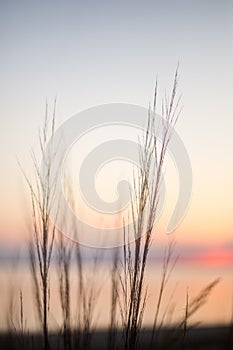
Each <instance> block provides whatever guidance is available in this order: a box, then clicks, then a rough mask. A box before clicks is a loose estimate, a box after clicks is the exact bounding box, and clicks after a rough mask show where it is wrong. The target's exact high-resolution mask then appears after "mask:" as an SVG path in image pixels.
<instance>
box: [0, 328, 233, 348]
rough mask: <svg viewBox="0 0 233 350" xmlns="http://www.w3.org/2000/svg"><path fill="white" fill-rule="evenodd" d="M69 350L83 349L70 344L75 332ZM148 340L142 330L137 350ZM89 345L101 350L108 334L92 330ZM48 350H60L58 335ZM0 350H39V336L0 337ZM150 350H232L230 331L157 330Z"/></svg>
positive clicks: (119, 333) (148, 332)
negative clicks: (157, 333)
mask: <svg viewBox="0 0 233 350" xmlns="http://www.w3.org/2000/svg"><path fill="white" fill-rule="evenodd" d="M71 339H72V344H73V346H72V349H84V348H83V347H82V346H81V347H78V345H77V344H75V343H74V339H75V332H72V333H71ZM121 339H122V331H121V330H118V331H117V335H116V343H117V346H116V347H115V349H122V347H121ZM150 339H151V330H150V329H145V330H144V331H143V332H142V334H141V337H140V341H139V345H138V347H137V349H143V350H147V349H149V345H150ZM90 340H91V344H90V347H86V348H87V349H89V350H90V349H93V350H104V349H109V348H108V347H107V341H108V332H107V331H106V330H96V331H95V332H94V333H93V334H92V335H91V337H90ZM50 344H51V349H56V350H59V349H61V350H63V349H64V344H63V337H62V335H61V334H60V333H51V334H50ZM0 349H2V350H14V349H17V350H19V349H25V350H26V349H35V350H37V349H38V350H40V349H43V340H42V336H41V334H39V333H30V334H27V333H26V334H24V335H22V334H21V333H19V332H18V333H16V332H12V333H0ZM153 349H159V350H166V349H172V350H176V349H177V350H178V349H182V350H194V349H195V350H202V349H203V350H232V349H233V327H232V326H227V325H218V326H202V327H200V326H199V327H195V328H191V329H188V331H187V333H186V334H185V336H184V334H183V332H182V331H177V330H175V329H173V328H163V329H161V330H160V332H159V335H158V337H157V341H156V344H154V346H153Z"/></svg>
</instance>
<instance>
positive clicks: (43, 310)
mask: <svg viewBox="0 0 233 350" xmlns="http://www.w3.org/2000/svg"><path fill="white" fill-rule="evenodd" d="M55 110H56V100H55V102H54V110H53V115H52V121H51V125H50V121H49V118H48V105H47V103H46V110H45V118H44V125H43V128H42V130H41V132H40V134H39V142H40V151H41V155H43V152H44V150H45V148H46V146H47V142H48V140H49V138H50V137H53V135H54V130H55ZM55 156H56V153H55V150H54V149H53V145H52V146H51V148H50V149H49V157H48V159H47V163H46V169H45V177H44V179H42V176H41V174H40V169H39V163H38V159H37V157H36V155H35V153H34V152H32V160H33V165H34V173H35V184H34V183H33V181H31V180H30V178H29V177H28V176H27V175H26V173H25V172H24V170H23V169H22V167H21V166H20V167H21V170H22V172H23V175H24V177H25V180H26V182H27V185H28V187H29V190H30V194H31V204H32V223H33V228H32V234H31V238H30V240H29V253H30V263H31V272H32V278H33V283H34V291H35V301H36V306H37V313H38V317H39V320H40V322H41V324H42V332H43V341H44V350H48V349H49V348H50V345H49V333H48V316H49V308H50V279H49V270H50V265H51V257H52V251H53V246H54V237H55V224H53V223H51V221H50V219H49V215H50V211H51V208H52V206H53V205H54V196H55V190H56V183H55V179H54V178H52V176H51V167H52V163H53V162H54V160H55Z"/></svg>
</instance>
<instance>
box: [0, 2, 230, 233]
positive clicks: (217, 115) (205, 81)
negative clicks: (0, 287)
mask: <svg viewBox="0 0 233 350" xmlns="http://www.w3.org/2000/svg"><path fill="white" fill-rule="evenodd" d="M232 23H233V5H232V1H226V0H225V1H211V0H207V1H195V2H194V1H117V2H113V1H59V0H56V1H55V0H52V1H40V2H36V1H24V0H22V1H16V0H15V1H11V0H1V2H0V42H1V58H0V62H1V64H0V77H1V84H0V116H1V130H0V153H1V185H0V186H1V193H4V194H5V195H4V197H6V196H7V193H11V196H9V198H11V199H9V204H8V206H9V208H8V206H6V205H4V206H5V207H6V208H5V210H6V211H7V212H8V211H9V210H10V208H12V207H14V202H15V200H14V199H13V196H14V191H15V190H16V188H17V186H18V182H17V180H16V178H17V176H16V174H15V169H16V168H17V165H16V162H15V154H17V155H18V156H19V157H20V158H21V159H23V160H25V159H27V154H28V153H29V150H30V147H31V145H34V144H36V138H37V130H38V127H39V126H40V125H41V123H42V120H43V111H44V104H45V99H46V98H47V99H48V102H49V103H50V104H52V101H53V98H54V97H55V96H56V95H57V96H58V106H57V117H58V123H62V122H63V121H64V120H66V119H67V118H69V117H70V116H72V115H73V114H75V113H77V112H78V111H80V110H82V109H85V108H88V107H91V106H93V105H96V104H102V103H111V102H127V103H135V104H139V105H143V106H148V103H149V100H150V99H151V98H152V94H153V86H154V82H155V77H156V75H157V76H158V79H159V83H160V87H161V92H162V93H163V92H164V89H165V88H167V89H168V88H169V87H170V86H171V83H172V79H173V73H174V71H175V68H176V65H177V62H178V60H179V62H180V92H181V93H182V95H183V100H182V103H183V105H184V110H183V113H182V116H181V118H180V121H179V124H178V127H177V129H178V131H179V132H180V135H181V136H182V138H183V140H184V142H185V144H186V146H187V149H188V151H189V153H190V157H191V160H192V163H193V171H194V183H195V187H194V199H193V200H194V203H195V205H194V209H193V212H192V211H191V214H192V215H194V217H196V218H197V217H198V215H200V214H201V213H203V210H204V208H202V205H203V204H202V203H206V204H207V203H208V201H211V203H213V202H214V201H215V200H216V198H217V199H218V201H216V203H217V202H218V204H216V206H214V208H212V209H209V210H207V213H206V215H209V216H210V217H211V215H212V216H213V217H216V216H217V214H219V217H220V219H221V217H222V214H223V213H222V212H221V211H220V210H221V208H222V207H223V205H224V203H225V206H226V209H225V211H224V213H225V214H227V219H226V220H231V222H229V225H228V226H229V227H230V226H231V227H233V222H232V215H231V212H232V209H231V207H230V203H231V199H232V196H233V186H232V180H231V179H232V178H233V165H232V156H233V137H232V130H233V115H232V112H233V108H232V91H233V83H232V82H233V73H232V72H233V69H232V68H233V67H232V62H233V50H232V47H233V40H232V39H233V25H232ZM198 203H200V209H198ZM211 205H213V204H211ZM1 206H2V203H1ZM7 208H8V209H7ZM191 214H190V215H191ZM225 214H224V215H225ZM6 216H7V213H5V214H4V217H6ZM203 220H204V219H203ZM229 227H228V228H226V232H225V235H226V237H227V239H228V238H229V237H230V229H229ZM208 234H210V233H208Z"/></svg>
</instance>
